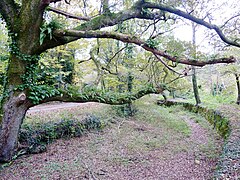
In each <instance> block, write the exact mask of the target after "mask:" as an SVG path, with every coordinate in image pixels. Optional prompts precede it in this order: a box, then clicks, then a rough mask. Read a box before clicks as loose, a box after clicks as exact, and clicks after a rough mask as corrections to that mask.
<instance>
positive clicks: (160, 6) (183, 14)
mask: <svg viewBox="0 0 240 180" xmlns="http://www.w3.org/2000/svg"><path fill="white" fill-rule="evenodd" d="M142 7H144V8H151V9H159V10H162V11H167V12H170V13H173V14H176V15H178V16H181V17H183V18H185V19H188V20H190V21H193V22H195V23H197V24H200V25H202V26H205V27H206V28H208V29H213V30H215V32H216V33H217V34H218V36H219V37H220V38H221V39H222V41H223V42H225V43H227V44H229V45H232V46H236V47H240V44H239V43H237V42H235V41H232V40H230V39H228V38H227V37H226V36H225V35H224V34H223V32H222V30H221V29H220V28H219V27H218V26H217V25H214V24H210V23H208V22H206V21H204V20H202V19H199V18H197V17H195V16H192V15H191V14H189V13H186V12H184V11H181V10H179V9H175V8H172V7H169V6H165V5H163V4H155V3H150V2H146V3H144V4H143V5H142Z"/></svg>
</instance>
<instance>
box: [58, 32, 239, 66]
mask: <svg viewBox="0 0 240 180" xmlns="http://www.w3.org/2000/svg"><path fill="white" fill-rule="evenodd" d="M54 35H55V36H57V37H62V36H69V37H75V38H109V39H115V40H120V41H122V42H125V43H133V44H136V45H138V46H141V47H142V48H143V49H145V50H147V51H149V52H152V53H153V54H155V55H158V56H162V57H164V58H166V59H168V60H170V61H173V62H176V63H181V64H186V65H193V66H199V67H203V66H205V65H209V64H217V63H233V62H235V61H236V59H235V58H234V57H232V56H231V57H229V58H218V59H211V60H208V61H200V60H199V61H197V60H192V59H188V58H178V57H176V56H171V55H169V54H167V53H166V52H164V51H160V50H158V49H156V48H152V47H150V46H149V45H148V44H147V43H146V42H144V41H143V40H141V39H139V38H137V37H136V36H130V35H126V34H122V33H114V32H108V31H77V30H56V31H55V32H54Z"/></svg>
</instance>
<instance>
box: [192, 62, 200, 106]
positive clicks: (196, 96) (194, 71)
mask: <svg viewBox="0 0 240 180" xmlns="http://www.w3.org/2000/svg"><path fill="white" fill-rule="evenodd" d="M192 71H193V74H192V84H193V92H194V97H195V101H196V104H197V105H198V104H200V103H201V100H200V96H199V92H198V85H197V77H196V69H195V67H194V66H192Z"/></svg>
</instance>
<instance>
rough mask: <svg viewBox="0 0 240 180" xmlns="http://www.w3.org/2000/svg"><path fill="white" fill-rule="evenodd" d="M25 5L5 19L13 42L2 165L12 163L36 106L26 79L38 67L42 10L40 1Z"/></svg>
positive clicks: (0, 137) (0, 139)
mask: <svg viewBox="0 0 240 180" xmlns="http://www.w3.org/2000/svg"><path fill="white" fill-rule="evenodd" d="M23 3H24V4H25V5H26V6H24V7H22V9H21V11H20V13H19V14H15V13H14V12H13V16H14V18H12V19H10V20H9V21H7V20H6V21H7V26H8V29H9V35H10V37H11V40H12V43H11V51H10V58H9V65H8V69H7V73H6V75H7V80H6V82H5V84H4V93H3V94H4V97H3V99H2V101H1V119H0V122H1V126H0V161H1V162H6V161H10V160H11V158H12V157H13V155H14V153H15V149H16V148H17V144H18V133H19V130H20V127H21V124H22V121H23V119H24V117H25V114H26V111H27V110H28V109H29V107H31V106H32V105H33V104H32V103H31V101H30V100H29V99H28V98H27V97H28V91H29V89H28V88H27V86H28V83H31V80H30V79H24V77H25V78H26V77H27V76H28V77H31V72H32V68H34V66H36V65H37V60H36V59H34V58H33V57H36V54H35V51H37V49H38V46H39V33H40V25H41V24H42V13H43V10H42V9H41V8H39V7H40V6H39V5H40V0H38V1H31V0H23ZM33 9H34V11H33ZM12 11H13V10H12ZM16 12H17V10H16ZM6 16H7V15H6ZM20 86H22V87H23V88H20Z"/></svg>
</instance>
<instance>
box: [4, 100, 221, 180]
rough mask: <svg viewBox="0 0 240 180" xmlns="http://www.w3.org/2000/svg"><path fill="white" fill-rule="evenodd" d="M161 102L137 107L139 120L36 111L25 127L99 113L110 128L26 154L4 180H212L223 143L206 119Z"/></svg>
mask: <svg viewBox="0 0 240 180" xmlns="http://www.w3.org/2000/svg"><path fill="white" fill-rule="evenodd" d="M155 100H156V98H155V97H147V98H143V99H141V100H140V101H138V102H136V103H135V107H136V108H137V112H136V114H135V115H134V116H133V117H119V116H118V115H117V114H116V109H117V107H116V106H115V107H114V108H113V107H111V106H109V105H104V104H99V103H85V104H75V103H70V104H65V103H61V104H51V105H43V106H39V107H36V108H33V109H31V110H30V111H29V112H28V115H27V118H26V120H25V123H34V122H41V123H43V122H46V121H57V120H59V119H64V118H71V119H78V118H83V117H84V116H86V115H89V114H94V115H96V116H98V117H100V118H101V119H103V120H104V121H107V122H108V125H107V126H106V127H105V128H104V129H103V130H101V131H91V132H89V133H87V134H85V135H83V136H82V137H79V138H71V139H59V140H56V141H55V142H53V143H52V144H50V145H49V146H48V149H47V151H46V152H44V153H41V154H34V155H24V156H21V157H20V158H18V159H16V160H15V161H14V162H13V164H12V165H11V166H9V167H6V168H4V169H3V170H2V171H1V172H0V177H1V179H2V180H5V179H6V180H7V179H8V180H9V179H11V180H15V179H16V180H21V179H34V180H36V179H83V180H84V179H92V180H98V179H99V180H100V179H102V180H168V179H171V180H172V179H177V180H181V179H182V180H186V179H193V180H198V179H199V180H202V179H211V178H212V177H213V172H214V170H215V168H216V162H217V160H218V157H219V153H220V152H221V150H222V144H223V141H222V139H221V138H220V136H219V135H218V134H216V132H215V130H213V128H212V127H211V126H210V125H209V124H208V122H207V121H206V120H205V119H204V118H202V117H201V116H199V115H197V114H194V113H190V112H187V111H185V110H184V109H183V108H182V107H179V106H176V107H162V106H158V105H156V104H155V103H154V101H155Z"/></svg>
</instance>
